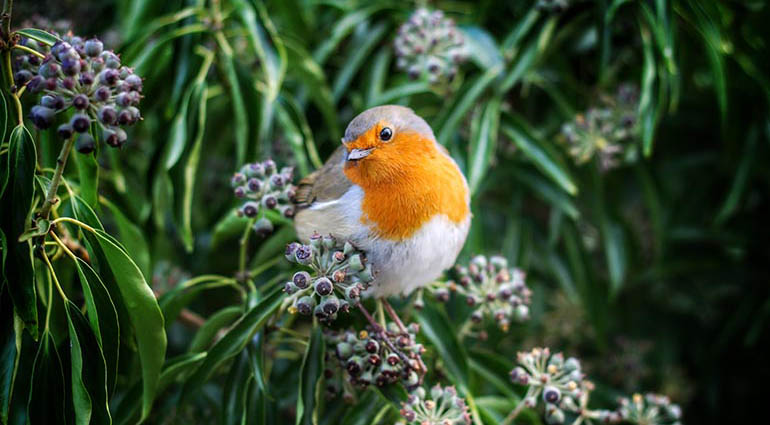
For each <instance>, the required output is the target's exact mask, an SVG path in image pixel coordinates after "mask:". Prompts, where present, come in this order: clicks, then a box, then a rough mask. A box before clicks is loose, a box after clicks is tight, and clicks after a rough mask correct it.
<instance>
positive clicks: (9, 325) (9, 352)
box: [0, 247, 26, 424]
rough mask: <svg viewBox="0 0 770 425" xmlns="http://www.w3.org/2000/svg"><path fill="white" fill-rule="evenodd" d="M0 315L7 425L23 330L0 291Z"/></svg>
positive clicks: (1, 410)
mask: <svg viewBox="0 0 770 425" xmlns="http://www.w3.org/2000/svg"><path fill="white" fill-rule="evenodd" d="M3 248H4V247H3ZM3 254H5V249H3ZM0 315H2V316H1V317H0V423H3V424H7V423H8V416H9V412H10V408H11V395H12V394H13V387H14V381H15V380H16V371H17V370H18V367H19V355H20V353H21V332H22V331H23V330H22V329H21V328H18V329H17V328H16V326H15V324H16V322H17V321H16V320H15V314H14V312H13V304H12V302H11V298H10V297H9V296H7V295H5V292H2V291H0ZM24 378H25V379H26V377H24Z"/></svg>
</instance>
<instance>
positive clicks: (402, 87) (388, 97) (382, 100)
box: [369, 81, 431, 106]
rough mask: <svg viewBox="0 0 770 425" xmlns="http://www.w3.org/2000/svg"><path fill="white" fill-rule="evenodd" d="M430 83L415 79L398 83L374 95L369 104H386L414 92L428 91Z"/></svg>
mask: <svg viewBox="0 0 770 425" xmlns="http://www.w3.org/2000/svg"><path fill="white" fill-rule="evenodd" d="M430 92H431V87H430V83H428V82H427V81H415V82H411V83H406V84H399V85H397V86H396V87H393V88H392V89H388V90H385V91H383V92H382V93H380V94H378V95H377V96H375V97H374V98H373V99H372V101H371V104H370V105H369V106H377V105H386V104H389V103H393V102H395V101H396V100H398V99H402V98H409V97H411V96H414V95H416V94H421V93H430Z"/></svg>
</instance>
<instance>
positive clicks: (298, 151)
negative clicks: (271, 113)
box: [276, 102, 310, 176]
mask: <svg viewBox="0 0 770 425" xmlns="http://www.w3.org/2000/svg"><path fill="white" fill-rule="evenodd" d="M276 117H277V118H278V125H279V126H280V127H281V129H282V130H283V134H284V138H286V139H287V141H288V142H289V147H290V148H291V151H292V154H293V155H294V160H295V161H297V171H299V175H301V176H306V175H308V174H309V173H310V167H309V166H308V159H307V155H306V154H305V143H304V141H303V140H302V134H301V133H300V130H299V129H298V128H297V126H296V125H295V124H294V121H293V120H292V119H291V116H290V115H289V113H288V112H287V111H286V108H285V107H284V106H283V104H282V103H280V102H279V103H278V104H277V108H276Z"/></svg>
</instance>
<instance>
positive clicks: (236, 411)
mask: <svg viewBox="0 0 770 425" xmlns="http://www.w3.org/2000/svg"><path fill="white" fill-rule="evenodd" d="M252 378H253V377H252V375H251V368H249V356H248V354H247V352H246V351H243V352H241V355H239V356H238V358H237V359H236V360H235V362H234V363H233V365H232V366H231V367H230V373H229V374H228V376H227V379H226V381H225V384H224V386H223V388H222V423H223V424H224V425H240V424H242V423H243V421H244V420H245V415H246V409H247V406H246V403H247V400H246V398H247V396H248V389H249V383H250V382H251V380H252Z"/></svg>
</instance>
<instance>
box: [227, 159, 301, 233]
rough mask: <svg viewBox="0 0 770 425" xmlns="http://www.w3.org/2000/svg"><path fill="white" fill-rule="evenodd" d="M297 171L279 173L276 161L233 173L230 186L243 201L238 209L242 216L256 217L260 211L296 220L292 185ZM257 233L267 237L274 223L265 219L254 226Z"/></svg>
mask: <svg viewBox="0 0 770 425" xmlns="http://www.w3.org/2000/svg"><path fill="white" fill-rule="evenodd" d="M293 179H294V168H292V167H283V168H281V169H280V170H278V167H277V166H276V164H275V161H273V160H272V159H267V160H265V161H261V162H254V163H250V164H246V165H244V166H243V167H241V169H240V170H239V171H237V172H236V173H235V174H233V176H232V178H231V179H230V185H231V186H232V188H233V193H234V194H235V197H236V198H238V199H243V200H244V202H243V204H242V205H241V207H240V208H238V210H237V214H238V215H239V216H241V217H243V216H245V217H248V218H254V217H257V216H258V215H259V212H260V210H262V209H266V210H278V211H279V212H280V213H281V214H282V215H283V216H284V217H286V218H292V217H294V212H295V210H294V204H293V202H294V196H295V193H296V187H295V186H294V185H293V184H292V180H293ZM254 231H255V232H256V233H257V234H258V235H261V236H266V235H268V234H270V233H272V231H273V224H272V222H271V221H270V220H268V219H267V218H266V217H260V218H259V219H258V220H257V221H256V222H255V223H254Z"/></svg>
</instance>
